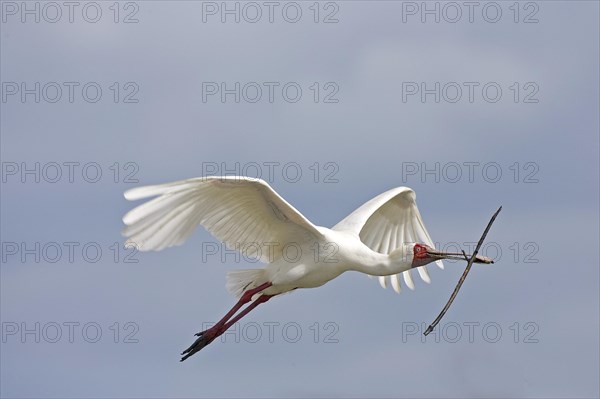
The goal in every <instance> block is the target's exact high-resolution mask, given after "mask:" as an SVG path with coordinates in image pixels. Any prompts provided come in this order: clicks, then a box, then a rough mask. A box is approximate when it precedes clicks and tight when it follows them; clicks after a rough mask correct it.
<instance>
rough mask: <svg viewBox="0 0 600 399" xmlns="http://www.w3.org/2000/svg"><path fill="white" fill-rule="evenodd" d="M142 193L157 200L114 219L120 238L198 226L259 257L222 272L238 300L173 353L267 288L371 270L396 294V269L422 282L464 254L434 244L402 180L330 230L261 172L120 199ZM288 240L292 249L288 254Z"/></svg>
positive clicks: (139, 239)
mask: <svg viewBox="0 0 600 399" xmlns="http://www.w3.org/2000/svg"><path fill="white" fill-rule="evenodd" d="M149 197H156V198H154V199H152V200H150V201H148V202H146V203H144V204H142V205H139V206H138V207H136V208H134V209H133V210H131V211H130V212H129V213H127V214H126V215H125V216H124V217H123V222H124V223H125V224H126V225H127V226H126V227H125V230H124V231H123V234H124V235H125V236H126V237H128V241H127V242H128V243H129V244H134V245H136V246H137V247H138V248H139V249H140V250H142V251H150V250H161V249H164V248H167V247H171V246H173V245H179V244H182V243H183V242H184V241H185V240H186V239H187V238H188V237H189V236H190V235H191V234H192V232H193V231H194V230H195V229H196V227H197V226H198V225H202V226H204V227H205V228H206V229H207V230H208V231H209V232H211V233H212V234H213V235H214V236H215V237H216V238H217V239H219V240H221V241H223V242H224V243H225V244H226V245H227V246H228V247H229V248H230V249H236V250H239V251H242V252H243V254H244V255H245V256H249V257H256V258H258V259H260V260H261V261H262V262H264V263H266V264H267V265H266V267H265V268H264V269H249V270H234V271H231V272H229V273H228V274H227V283H226V287H227V290H228V291H229V292H230V293H231V294H232V295H234V296H236V297H237V298H239V300H238V302H237V303H236V305H235V306H234V307H233V308H232V309H231V310H230V311H229V312H228V313H227V314H226V315H225V316H224V317H223V318H222V319H221V320H220V321H219V322H218V323H217V324H216V325H215V326H213V327H211V328H209V329H208V330H205V331H201V332H199V333H198V334H196V335H198V336H199V338H198V339H196V341H195V342H194V343H193V344H192V345H191V346H190V347H189V348H187V349H186V350H185V351H184V352H183V353H182V355H183V357H182V359H181V360H182V361H183V360H185V359H187V358H189V357H190V356H192V355H193V354H194V353H196V352H198V351H199V350H201V349H202V348H204V347H205V346H206V345H208V344H209V343H211V342H212V341H213V340H214V339H215V338H216V337H218V336H219V335H221V334H223V333H224V332H225V331H226V330H227V329H229V328H230V327H231V326H232V325H233V324H234V323H236V322H237V321H238V320H239V319H241V318H242V317H243V316H244V315H246V314H247V313H248V312H250V311H251V310H252V309H254V308H255V307H256V306H258V305H259V304H261V303H264V302H266V301H268V300H269V299H270V298H272V297H273V296H275V295H279V294H283V293H286V292H290V291H293V290H295V289H297V288H313V287H319V286H321V285H323V284H325V283H326V282H328V281H330V280H332V279H334V278H336V277H337V276H339V275H340V274H342V273H344V272H346V271H358V272H362V273H366V274H368V275H370V276H379V283H380V284H381V286H382V287H384V288H385V287H387V284H388V280H389V282H390V283H391V285H392V287H393V289H394V290H395V291H396V292H398V293H399V292H400V290H401V288H400V275H402V276H403V278H404V282H405V283H406V285H407V287H409V288H410V289H414V282H413V280H412V276H411V274H410V273H411V270H412V269H414V268H416V269H417V270H418V272H419V275H420V276H421V278H422V279H423V280H424V281H425V282H427V283H428V282H429V281H430V279H429V275H428V273H427V270H426V269H425V265H427V264H428V263H431V262H437V263H438V266H440V267H443V266H442V263H441V259H444V258H455V259H464V258H463V256H464V254H449V253H443V252H439V251H437V250H435V249H434V248H433V242H432V240H431V237H430V236H429V233H427V230H426V229H425V225H424V224H423V220H422V219H421V215H420V213H419V210H418V209H417V204H416V202H415V193H414V191H413V190H411V189H410V188H407V187H398V188H395V189H392V190H389V191H386V192H385V193H383V194H381V195H379V196H377V197H375V198H373V199H372V200H370V201H368V202H367V203H365V204H364V205H363V206H361V207H360V208H358V209H357V210H355V211H354V212H352V213H351V214H350V215H349V216H348V217H346V218H345V219H344V220H342V221H341V222H339V223H338V224H337V225H335V226H334V227H333V228H331V229H328V228H325V227H320V226H315V225H314V224H312V223H311V222H310V221H309V220H308V219H306V218H305V217H304V216H303V215H302V214H301V213H300V212H298V211H297V210H296V209H295V208H294V207H293V206H291V205H290V204H289V203H287V202H286V201H285V200H284V199H283V198H281V197H280V196H279V195H278V194H277V193H276V192H275V191H273V189H272V188H271V187H270V186H269V185H268V184H267V183H265V182H264V181H263V180H260V179H252V178H248V177H242V176H228V177H204V178H195V179H189V180H182V181H177V182H174V183H167V184H161V185H156V186H147V187H139V188H134V189H132V190H129V191H127V192H126V193H125V198H127V199H128V200H138V199H143V198H149ZM290 247H293V249H294V250H295V251H296V256H293V257H290V256H289V254H288V253H287V249H289V248H290ZM286 254H287V255H286ZM477 259H478V261H479V262H482V263H490V262H491V260H489V259H484V258H481V257H479V258H477ZM251 301H252V303H251V304H249V305H248V306H247V307H246V308H245V309H244V310H241V311H240V309H241V308H242V307H243V306H244V305H246V304H248V303H249V302H251ZM238 311H239V313H237V312H238ZM236 313H237V315H236Z"/></svg>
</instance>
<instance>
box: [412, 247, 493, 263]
mask: <svg viewBox="0 0 600 399" xmlns="http://www.w3.org/2000/svg"><path fill="white" fill-rule="evenodd" d="M412 255H413V259H412V267H419V266H425V265H426V264H428V263H431V262H435V261H436V260H442V259H456V260H465V255H464V254H462V253H460V254H459V253H452V252H442V251H438V250H437V249H435V248H432V247H430V246H429V245H425V244H419V243H416V244H414V245H413V248H412ZM469 257H470V255H467V259H468V258H469ZM475 263H487V264H489V263H494V261H493V260H491V259H490V258H487V257H485V256H479V255H477V257H476V258H475Z"/></svg>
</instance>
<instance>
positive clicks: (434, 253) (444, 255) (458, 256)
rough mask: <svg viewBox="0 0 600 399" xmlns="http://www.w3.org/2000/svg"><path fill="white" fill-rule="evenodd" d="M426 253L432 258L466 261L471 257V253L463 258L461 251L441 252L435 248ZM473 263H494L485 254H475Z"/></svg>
mask: <svg viewBox="0 0 600 399" xmlns="http://www.w3.org/2000/svg"><path fill="white" fill-rule="evenodd" d="M427 255H429V256H430V257H432V258H433V259H434V260H440V259H455V260H466V261H468V260H469V259H470V258H471V255H467V256H466V258H465V255H464V254H463V253H456V252H442V251H438V250H436V249H428V250H427ZM474 263H485V264H490V263H494V261H493V260H492V259H490V258H488V257H487V256H481V255H477V256H476V257H475V260H474Z"/></svg>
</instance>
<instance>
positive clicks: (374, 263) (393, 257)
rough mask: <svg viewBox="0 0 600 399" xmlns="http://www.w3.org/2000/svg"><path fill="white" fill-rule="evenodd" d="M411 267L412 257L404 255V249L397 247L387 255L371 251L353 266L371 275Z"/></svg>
mask: <svg viewBox="0 0 600 399" xmlns="http://www.w3.org/2000/svg"><path fill="white" fill-rule="evenodd" d="M411 268H412V259H411V258H408V257H407V256H405V254H404V251H403V250H401V249H397V250H395V251H392V252H391V253H390V254H389V255H385V254H380V253H377V252H373V256H371V257H369V258H368V259H362V261H361V262H360V263H357V264H356V265H355V267H354V268H353V269H354V270H356V271H359V272H362V273H366V274H369V275H371V276H389V275H391V274H398V273H402V272H404V271H407V270H409V269H411Z"/></svg>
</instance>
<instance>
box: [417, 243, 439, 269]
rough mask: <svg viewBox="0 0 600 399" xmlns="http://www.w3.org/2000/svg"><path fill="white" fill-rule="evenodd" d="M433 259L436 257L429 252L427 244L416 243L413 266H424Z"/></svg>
mask: <svg viewBox="0 0 600 399" xmlns="http://www.w3.org/2000/svg"><path fill="white" fill-rule="evenodd" d="M433 261H434V259H432V258H431V257H430V256H429V254H428V253H427V245H424V244H415V246H414V247H413V261H412V267H419V266H424V265H426V264H428V263H430V262H433Z"/></svg>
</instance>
